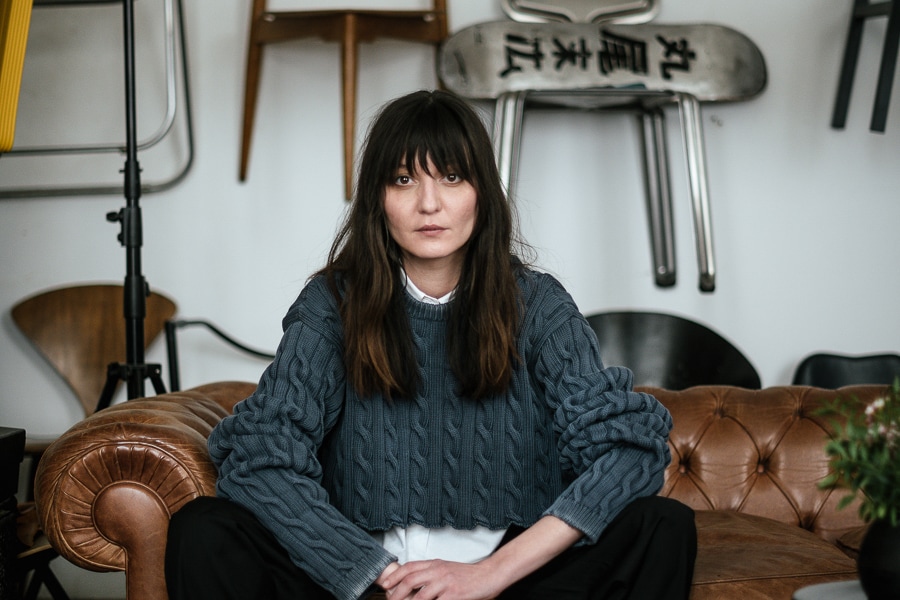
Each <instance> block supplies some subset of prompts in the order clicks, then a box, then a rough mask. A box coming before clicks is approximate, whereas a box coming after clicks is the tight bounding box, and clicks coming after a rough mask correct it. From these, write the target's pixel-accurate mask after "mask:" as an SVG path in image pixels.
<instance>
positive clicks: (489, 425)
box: [209, 270, 671, 599]
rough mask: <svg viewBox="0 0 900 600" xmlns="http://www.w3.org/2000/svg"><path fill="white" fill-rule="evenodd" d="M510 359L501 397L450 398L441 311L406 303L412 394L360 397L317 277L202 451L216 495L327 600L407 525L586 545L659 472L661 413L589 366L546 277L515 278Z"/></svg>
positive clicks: (358, 577) (594, 355)
mask: <svg viewBox="0 0 900 600" xmlns="http://www.w3.org/2000/svg"><path fill="white" fill-rule="evenodd" d="M520 286H521V289H522V294H523V300H524V307H525V309H524V314H523V321H522V330H521V334H520V339H519V351H520V354H521V356H522V358H523V361H522V363H521V364H520V365H518V366H517V368H516V370H515V372H514V373H513V378H512V383H511V386H510V389H509V390H508V392H507V393H505V394H502V395H500V396H497V397H494V398H489V399H486V400H483V401H473V400H470V399H467V398H460V397H458V396H457V395H456V394H455V393H454V390H455V389H456V382H455V379H454V378H453V376H452V374H451V372H450V369H449V367H448V364H447V359H446V351H445V348H446V319H447V316H448V313H449V310H448V306H446V305H431V304H425V303H421V302H418V301H416V300H413V299H412V298H411V297H410V298H407V313H408V315H409V320H410V325H411V330H412V332H413V339H414V342H415V346H416V350H417V357H418V362H419V369H420V373H421V376H422V377H421V380H422V382H423V384H422V389H421V390H419V394H418V395H417V397H416V398H414V399H410V400H395V401H393V402H388V401H385V400H384V399H383V398H380V397H374V398H359V397H358V396H357V395H356V394H355V393H354V391H353V389H352V387H351V386H349V385H348V384H347V383H346V381H345V377H344V369H343V363H342V349H341V345H342V331H341V323H340V319H339V316H338V311H337V306H336V304H335V300H334V298H333V297H332V295H331V293H330V292H329V290H328V288H327V286H326V284H325V282H324V280H323V279H321V278H318V279H314V280H313V281H311V282H310V284H309V285H308V286H307V287H306V288H305V289H304V291H303V292H302V293H301V295H300V297H299V298H298V300H297V301H296V302H295V303H294V305H293V306H292V307H291V309H290V311H289V312H288V315H287V316H286V317H285V320H284V329H285V334H284V338H283V339H282V342H281V345H280V347H279V350H278V356H277V358H276V359H275V361H274V362H273V363H272V365H271V366H270V367H269V368H268V369H267V370H266V372H265V374H264V375H263V377H262V379H261V381H260V384H259V387H258V389H257V391H256V392H255V393H254V394H253V395H252V396H251V397H250V398H248V399H247V400H245V401H244V402H242V403H240V404H239V405H238V406H237V407H236V408H235V413H234V415H232V416H230V417H228V418H226V419H225V420H223V421H222V422H221V423H220V425H219V426H218V427H217V428H216V429H215V430H214V431H213V433H212V435H211V436H210V438H209V447H210V453H211V456H212V458H213V460H214V462H215V463H216V465H217V466H218V468H219V482H218V493H219V495H221V496H224V497H227V498H230V499H232V500H233V501H235V502H237V503H239V504H242V505H244V506H247V507H248V508H250V509H251V510H253V512H254V513H255V514H257V515H258V516H259V518H260V519H261V520H262V522H263V523H264V524H265V525H266V526H267V527H268V528H269V529H270V530H272V532H273V533H274V534H275V535H276V537H277V538H278V539H279V541H280V542H281V544H282V545H283V546H284V547H285V548H286V549H287V550H288V552H289V553H290V555H291V557H292V559H293V560H294V561H295V562H296V563H297V565H299V566H300V567H301V568H303V569H304V570H305V571H306V572H307V573H309V574H310V575H311V576H312V577H313V578H314V579H315V580H316V582H317V583H319V584H320V585H322V586H323V587H324V588H326V589H328V590H330V591H331V592H332V593H334V594H335V595H336V596H337V597H338V598H341V599H354V598H359V597H362V596H363V595H365V593H366V591H367V589H368V588H369V586H370V585H371V583H372V582H373V581H374V579H375V578H376V577H377V576H378V574H379V573H380V572H381V571H382V570H383V569H384V567H385V566H387V564H389V563H390V562H391V561H392V560H394V557H392V556H391V555H390V554H388V553H387V552H386V551H385V550H384V549H383V548H381V547H380V546H379V545H378V544H376V543H375V542H374V541H373V540H372V538H371V537H370V536H369V535H368V533H367V531H384V530H388V529H390V528H391V527H394V526H401V527H405V526H408V525H410V524H419V525H423V526H425V527H443V526H451V527H455V528H458V529H472V528H473V527H475V526H479V525H480V526H485V527H489V528H493V529H500V528H505V527H508V526H510V525H512V524H516V525H521V526H524V527H528V526H530V525H531V524H533V523H534V522H535V521H537V520H538V519H539V518H540V517H541V516H542V515H544V514H552V515H555V516H557V517H559V518H561V519H563V520H564V521H566V522H567V523H569V524H570V525H572V526H574V527H576V528H578V529H579V530H581V531H583V532H584V534H585V537H584V541H583V543H591V542H593V541H596V539H597V537H598V536H599V535H600V534H601V533H602V531H603V530H604V528H605V527H606V525H607V524H608V523H609V522H610V521H611V520H612V519H613V518H614V517H615V516H616V515H617V514H618V513H619V511H620V510H621V509H622V508H623V507H624V506H625V505H626V504H627V503H628V502H630V501H631V500H633V499H634V498H636V497H640V496H646V495H650V494H654V493H656V492H657V491H658V490H659V488H660V487H661V486H662V482H663V471H664V469H665V467H666V465H667V464H668V462H669V451H668V446H667V444H666V439H667V436H668V432H669V430H670V428H671V418H670V417H669V414H668V412H667V411H666V410H665V409H664V408H663V407H662V406H661V405H660V404H659V403H658V402H657V401H656V400H655V399H654V398H653V397H652V396H649V395H647V394H641V393H636V392H633V391H632V378H631V373H630V372H629V371H628V370H627V369H624V368H616V367H614V368H608V369H604V368H603V365H602V363H601V360H600V357H599V354H598V350H597V343H596V338H595V336H594V334H593V332H592V331H591V330H590V327H589V326H588V324H587V322H586V321H585V320H584V318H583V317H582V316H581V314H580V313H579V311H578V309H577V307H576V306H575V304H574V302H573V301H572V299H571V298H570V296H569V295H568V293H566V291H565V290H564V289H563V288H562V286H561V285H560V284H559V283H558V282H557V281H556V280H555V279H554V278H553V277H551V276H549V275H546V274H539V273H536V272H533V271H528V270H523V271H522V274H521V276H520Z"/></svg>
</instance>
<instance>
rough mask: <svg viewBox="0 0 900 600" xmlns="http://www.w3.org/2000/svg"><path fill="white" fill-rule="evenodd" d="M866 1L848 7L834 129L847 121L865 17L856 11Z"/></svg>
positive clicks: (859, 1) (832, 117) (832, 123)
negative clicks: (845, 40) (848, 13)
mask: <svg viewBox="0 0 900 600" xmlns="http://www.w3.org/2000/svg"><path fill="white" fill-rule="evenodd" d="M868 3H869V2H868V0H855V2H854V3H853V8H851V9H850V28H849V29H848V30H847V42H846V43H845V45H844V58H843V61H842V63H841V75H840V78H839V79H838V89H837V96H836V98H835V101H834V112H833V113H832V116H831V127H832V128H834V129H843V128H844V125H846V123H847V110H848V109H849V107H850V94H851V92H852V91H853V79H854V76H855V75H856V63H857V62H858V60H859V47H860V44H861V43H862V34H863V26H864V24H865V18H864V17H860V16H859V15H858V14H857V13H858V11H860V10H861V9H862V8H863V7H864V6H866V5H868Z"/></svg>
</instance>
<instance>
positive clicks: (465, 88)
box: [438, 0, 766, 292]
mask: <svg viewBox="0 0 900 600" xmlns="http://www.w3.org/2000/svg"><path fill="white" fill-rule="evenodd" d="M504 1H505V2H506V3H507V4H509V3H511V2H512V1H513V0H504ZM518 4H519V5H526V4H527V5H528V6H530V7H534V10H533V11H532V12H531V13H529V14H527V15H526V16H525V17H524V18H525V19H526V20H527V22H521V21H493V22H488V23H480V24H477V25H473V26H471V27H468V28H466V29H463V30H462V31H459V32H457V33H455V34H454V35H452V36H451V37H450V38H449V39H448V40H447V41H446V42H445V43H444V45H443V47H442V48H441V53H440V57H439V62H438V71H439V74H440V77H441V81H442V82H443V84H444V85H445V86H446V87H447V88H448V89H450V90H452V91H454V92H456V93H458V94H460V95H462V96H465V97H467V98H472V99H491V100H494V101H495V102H496V105H495V115H494V116H495V119H494V140H495V145H496V151H497V162H498V165H499V168H500V174H501V177H502V179H503V181H504V183H506V185H507V189H508V190H509V193H510V195H511V196H513V197H514V188H515V180H516V166H517V163H518V158H519V149H520V146H521V129H522V121H523V118H524V110H525V107H526V105H535V106H539V105H552V106H562V107H570V108H578V109H617V110H619V109H622V108H630V109H634V110H636V111H637V112H638V113H639V115H640V122H641V126H642V131H643V137H642V141H643V146H644V167H645V176H646V179H647V192H648V207H649V217H650V228H651V233H652V249H653V256H654V272H655V277H656V284H657V285H659V286H668V285H673V284H674V283H675V265H674V244H673V241H672V239H673V232H672V218H671V200H670V192H669V182H668V167H667V158H666V148H665V128H664V125H665V115H664V113H663V111H662V106H664V105H665V104H669V103H675V104H677V105H678V107H679V113H680V117H681V126H682V131H683V135H684V145H685V153H686V156H687V163H688V176H689V181H690V188H691V203H692V208H693V216H694V230H695V234H696V235H695V238H696V244H697V260H698V266H699V271H700V278H699V279H700V281H699V287H700V289H701V290H702V291H704V292H711V291H713V290H714V289H715V263H714V255H713V248H712V231H711V224H710V214H709V192H708V184H707V175H706V159H705V150H704V141H703V130H702V124H701V116H700V103H701V102H728V101H739V100H746V99H749V98H752V97H754V96H756V95H757V94H759V93H760V92H762V90H763V89H764V88H765V85H766V67H765V61H764V59H763V56H762V54H761V53H760V51H759V49H758V48H757V47H756V45H755V44H754V43H753V42H752V41H751V40H749V39H748V38H747V37H746V36H744V35H742V34H741V33H739V32H737V31H734V30H733V29H729V28H726V27H722V26H718V25H709V24H701V25H655V24H650V23H643V24H634V23H633V21H634V20H635V19H637V18H638V17H639V15H636V14H631V13H628V14H622V13H618V14H617V13H615V12H608V13H605V14H608V15H614V16H613V17H612V18H622V19H626V20H628V21H629V23H627V24H622V23H615V22H608V21H602V22H599V23H597V22H595V23H573V22H538V21H537V18H538V13H540V12H542V11H541V10H538V8H541V9H543V12H550V8H552V7H556V8H559V7H560V6H563V5H564V6H566V7H568V9H569V10H568V11H566V10H559V11H557V12H558V16H569V17H571V16H575V17H587V16H590V15H594V14H596V15H598V16H597V17H595V18H601V19H602V18H604V13H602V12H600V13H598V12H596V11H594V12H592V11H591V10H589V9H590V7H591V6H603V7H604V8H606V9H609V10H610V11H612V7H613V5H614V4H616V3H613V2H610V1H609V0H607V1H606V2H597V1H594V2H589V1H587V0H580V1H579V0H569V1H568V2H556V3H550V2H525V0H519V2H518ZM617 4H618V5H619V6H620V7H621V6H628V5H631V6H633V5H634V4H635V2H622V1H621V0H619V2H618V3H617ZM642 4H643V5H644V8H645V12H644V13H642V14H643V15H644V16H652V15H653V14H655V3H652V2H644V3H642ZM508 12H509V11H508ZM511 16H514V17H518V18H522V17H521V15H518V14H516V13H512V14H511Z"/></svg>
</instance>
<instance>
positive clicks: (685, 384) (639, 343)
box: [587, 311, 760, 390]
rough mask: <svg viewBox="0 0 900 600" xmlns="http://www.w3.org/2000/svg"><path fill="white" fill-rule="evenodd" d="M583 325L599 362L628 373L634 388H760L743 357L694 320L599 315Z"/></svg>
mask: <svg viewBox="0 0 900 600" xmlns="http://www.w3.org/2000/svg"><path fill="white" fill-rule="evenodd" d="M587 320H588V323H589V324H590V326H591V328H592V329H593V330H594V332H595V333H596V334H597V339H598V341H599V342H600V358H601V359H602V360H603V363H604V364H605V365H608V366H612V365H621V366H625V367H628V368H629V369H631V370H632V371H633V372H634V384H635V385H641V386H654V387H661V388H666V389H670V390H683V389H686V388H689V387H692V386H695V385H735V386H739V387H745V388H751V389H759V388H760V378H759V374H758V373H757V372H756V369H755V368H754V367H753V365H752V364H751V363H750V361H749V360H748V359H747V358H746V357H745V356H744V355H743V353H741V351H740V350H738V349H737V348H736V347H735V346H734V345H733V344H732V343H731V342H729V341H728V340H726V339H725V338H724V337H722V336H721V335H719V334H718V333H716V332H715V331H713V330H711V329H709V328H708V327H706V326H704V325H701V324H700V323H697V322H695V321H691V320H689V319H685V318H682V317H678V316H675V315H669V314H664V313H657V312H641V311H618V312H605V313H599V314H595V315H591V316H588V317H587Z"/></svg>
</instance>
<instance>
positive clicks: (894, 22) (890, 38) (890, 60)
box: [869, 0, 900, 133]
mask: <svg viewBox="0 0 900 600" xmlns="http://www.w3.org/2000/svg"><path fill="white" fill-rule="evenodd" d="M890 4H891V7H890V12H889V13H888V22H887V31H886V32H885V36H884V47H883V49H882V53H881V67H880V69H879V73H878V84H877V86H876V88H875V107H874V109H873V110H872V121H871V124H870V126H869V129H871V130H872V131H876V132H878V133H884V130H885V129H886V128H887V113H888V108H889V106H890V103H891V88H892V87H893V85H894V73H895V71H896V70H897V51H898V50H900V1H896V0H895V1H893V2H891V3H890Z"/></svg>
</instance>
